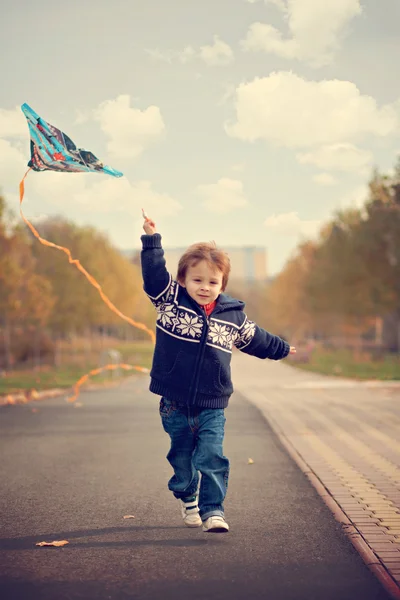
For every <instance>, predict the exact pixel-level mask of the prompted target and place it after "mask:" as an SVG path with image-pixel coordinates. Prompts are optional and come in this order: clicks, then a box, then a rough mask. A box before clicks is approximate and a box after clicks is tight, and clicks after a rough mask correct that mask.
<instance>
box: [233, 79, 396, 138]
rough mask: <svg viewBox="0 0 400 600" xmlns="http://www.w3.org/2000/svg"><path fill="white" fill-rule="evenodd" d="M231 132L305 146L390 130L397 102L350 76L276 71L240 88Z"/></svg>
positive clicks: (240, 136)
mask: <svg viewBox="0 0 400 600" xmlns="http://www.w3.org/2000/svg"><path fill="white" fill-rule="evenodd" d="M235 104H236V122H235V123H233V124H226V125H225V129H226V131H227V133H228V134H229V135H231V136H232V137H236V138H239V139H241V140H246V141H251V142H252V141H255V140H259V139H264V140H268V141H270V142H273V143H276V144H278V145H280V146H287V147H290V148H302V147H303V148H307V147H312V146H318V145H329V144H336V143H343V142H351V141H356V140H359V139H362V138H364V137H365V136H367V135H375V136H387V135H389V134H391V133H394V132H395V131H396V129H397V128H398V126H399V119H398V114H397V108H396V105H386V106H382V107H378V106H377V103H376V100H375V99H374V98H372V97H371V96H366V95H362V94H361V93H360V91H359V90H358V88H357V86H356V85H355V84H354V83H352V82H350V81H340V80H337V79H335V80H324V81H307V80H305V79H302V78H301V77H299V76H298V75H295V74H294V73H291V72H277V73H272V74H271V75H269V76H268V77H264V78H256V79H254V80H253V81H251V82H249V83H242V84H241V85H239V87H238V88H237V89H236V98H235Z"/></svg>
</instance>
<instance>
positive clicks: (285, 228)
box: [264, 212, 323, 237]
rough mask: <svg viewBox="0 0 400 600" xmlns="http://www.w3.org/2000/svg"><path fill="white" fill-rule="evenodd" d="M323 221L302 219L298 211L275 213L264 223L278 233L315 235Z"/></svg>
mask: <svg viewBox="0 0 400 600" xmlns="http://www.w3.org/2000/svg"><path fill="white" fill-rule="evenodd" d="M322 223H323V222H322V221H317V220H301V219H300V217H299V215H298V213H297V212H289V213H281V214H278V215H276V214H274V215H272V216H270V217H268V218H267V219H266V220H265V222H264V225H265V227H267V229H269V230H270V231H271V232H273V233H276V234H278V235H288V236H307V237H313V236H315V235H317V234H318V232H319V229H320V227H321V226H322Z"/></svg>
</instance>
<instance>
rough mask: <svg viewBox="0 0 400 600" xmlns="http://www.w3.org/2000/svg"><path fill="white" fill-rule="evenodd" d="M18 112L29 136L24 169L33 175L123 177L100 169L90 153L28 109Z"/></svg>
mask: <svg viewBox="0 0 400 600" xmlns="http://www.w3.org/2000/svg"><path fill="white" fill-rule="evenodd" d="M21 109H22V112H23V113H24V115H25V117H26V119H27V121H28V126H29V132H30V136H31V159H30V161H29V162H28V167H30V168H31V169H32V170H33V171H65V172H67V173H86V172H97V173H106V174H107V175H112V176H113V177H122V175H123V173H121V172H120V171H116V170H115V169H112V168H111V167H107V166H106V165H104V164H103V163H102V162H100V161H99V159H98V158H97V157H96V156H95V155H94V154H93V153H92V152H90V151H88V150H83V149H82V148H77V147H76V146H75V144H74V142H73V141H72V140H71V138H69V137H68V136H67V135H66V134H65V133H63V132H62V131H61V130H60V129H57V127H54V125H51V124H50V123H47V121H44V120H43V119H42V118H41V117H39V115H38V114H36V113H35V111H34V110H32V108H31V107H30V106H28V105H27V104H23V105H22V106H21Z"/></svg>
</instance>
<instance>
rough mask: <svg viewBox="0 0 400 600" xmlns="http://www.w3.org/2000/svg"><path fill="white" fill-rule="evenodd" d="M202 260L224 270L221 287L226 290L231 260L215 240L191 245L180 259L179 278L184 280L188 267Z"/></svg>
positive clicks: (213, 267)
mask: <svg viewBox="0 0 400 600" xmlns="http://www.w3.org/2000/svg"><path fill="white" fill-rule="evenodd" d="M201 260H205V261H206V262H207V264H208V266H209V267H210V268H211V269H218V270H219V271H221V272H222V288H221V289H222V291H224V290H225V288H226V286H227V284H228V279H229V273H230V271H231V262H230V260H229V256H228V255H227V254H226V252H224V251H223V250H220V249H219V248H217V246H216V244H215V242H199V243H198V244H193V245H192V246H189V248H188V249H187V250H186V252H185V253H184V254H183V255H182V256H181V258H180V260H179V263H178V274H177V280H178V281H179V282H180V283H181V282H183V281H184V280H185V279H186V272H187V270H188V268H189V267H194V266H196V265H197V263H199V262H200V261H201Z"/></svg>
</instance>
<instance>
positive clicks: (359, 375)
mask: <svg viewBox="0 0 400 600" xmlns="http://www.w3.org/2000/svg"><path fill="white" fill-rule="evenodd" d="M289 360H290V362H291V364H293V366H295V367H298V368H300V369H303V370H305V371H312V372H314V373H322V374H324V375H336V376H339V377H350V378H353V379H379V380H400V356H399V355H398V354H397V355H396V354H388V355H386V356H385V357H384V358H382V359H381V360H373V359H372V358H371V356H369V355H366V354H364V355H360V354H356V353H352V352H350V351H347V350H335V351H333V350H332V351H328V350H323V349H319V348H318V349H315V350H314V351H313V352H312V354H311V359H310V362H308V363H301V362H296V359H289Z"/></svg>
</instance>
